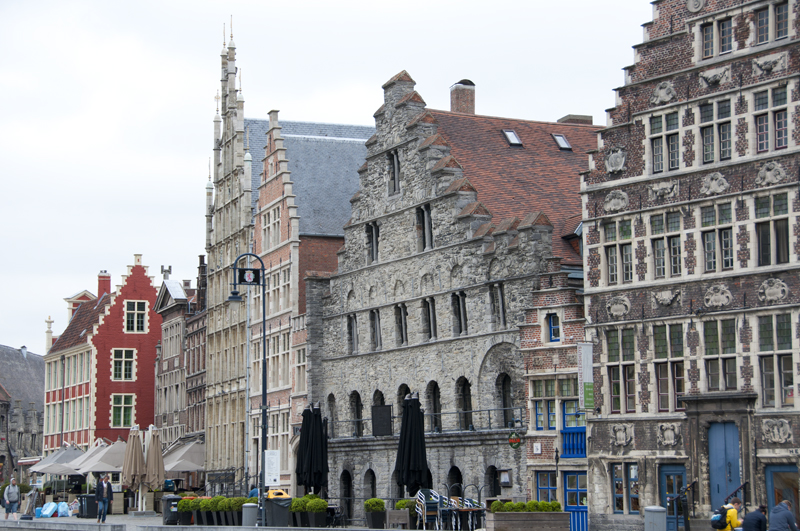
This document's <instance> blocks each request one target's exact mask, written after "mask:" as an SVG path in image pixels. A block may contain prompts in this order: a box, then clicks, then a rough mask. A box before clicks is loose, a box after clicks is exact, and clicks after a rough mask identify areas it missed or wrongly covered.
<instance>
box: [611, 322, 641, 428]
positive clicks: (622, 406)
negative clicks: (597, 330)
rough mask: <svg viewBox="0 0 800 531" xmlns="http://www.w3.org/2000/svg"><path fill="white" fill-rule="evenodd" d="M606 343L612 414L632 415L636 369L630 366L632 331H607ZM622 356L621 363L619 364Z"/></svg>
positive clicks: (632, 341)
mask: <svg viewBox="0 0 800 531" xmlns="http://www.w3.org/2000/svg"><path fill="white" fill-rule="evenodd" d="M606 343H607V349H608V361H609V364H611V363H617V365H609V374H608V376H609V382H610V386H609V389H610V392H611V412H612V413H621V412H623V411H624V412H626V413H633V412H635V411H636V367H635V366H634V365H633V364H632V362H633V361H634V360H635V354H634V348H635V346H634V343H635V341H634V329H633V328H623V329H608V330H606ZM620 353H621V354H622V360H621V361H622V363H623V364H621V365H620V364H618V363H619V362H620Z"/></svg>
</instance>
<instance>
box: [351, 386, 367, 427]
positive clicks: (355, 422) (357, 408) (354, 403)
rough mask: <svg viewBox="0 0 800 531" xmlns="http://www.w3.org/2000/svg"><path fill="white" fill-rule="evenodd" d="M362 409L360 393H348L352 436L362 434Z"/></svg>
mask: <svg viewBox="0 0 800 531" xmlns="http://www.w3.org/2000/svg"><path fill="white" fill-rule="evenodd" d="M363 410H364V405H363V404H362V403H361V395H360V394H358V391H353V392H352V393H350V420H351V424H352V429H353V431H352V435H353V437H361V436H362V435H364V423H363V422H362V421H361V419H362V418H363V415H362V413H363Z"/></svg>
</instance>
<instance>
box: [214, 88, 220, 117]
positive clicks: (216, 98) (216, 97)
mask: <svg viewBox="0 0 800 531" xmlns="http://www.w3.org/2000/svg"><path fill="white" fill-rule="evenodd" d="M214 99H215V100H217V112H219V100H220V97H219V89H217V95H216V96H214Z"/></svg>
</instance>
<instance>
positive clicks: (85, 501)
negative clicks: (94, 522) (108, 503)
mask: <svg viewBox="0 0 800 531" xmlns="http://www.w3.org/2000/svg"><path fill="white" fill-rule="evenodd" d="M78 518H95V519H96V518H97V503H95V500H94V494H81V495H80V496H78Z"/></svg>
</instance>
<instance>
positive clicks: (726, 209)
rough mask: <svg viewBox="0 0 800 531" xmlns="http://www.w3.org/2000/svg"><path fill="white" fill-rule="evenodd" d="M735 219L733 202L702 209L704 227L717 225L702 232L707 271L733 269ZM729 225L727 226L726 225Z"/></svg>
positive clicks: (701, 220) (701, 215) (701, 216)
mask: <svg viewBox="0 0 800 531" xmlns="http://www.w3.org/2000/svg"><path fill="white" fill-rule="evenodd" d="M732 221H733V219H732V214H731V204H730V203H722V204H719V205H716V206H707V207H702V208H701V209H700V224H701V225H702V227H703V228H706V227H717V228H715V229H713V230H706V231H703V233H702V236H701V237H702V240H703V263H704V264H705V272H706V273H709V272H717V271H721V270H727V269H733V227H732V226H731V223H732ZM726 225H727V226H726Z"/></svg>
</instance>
